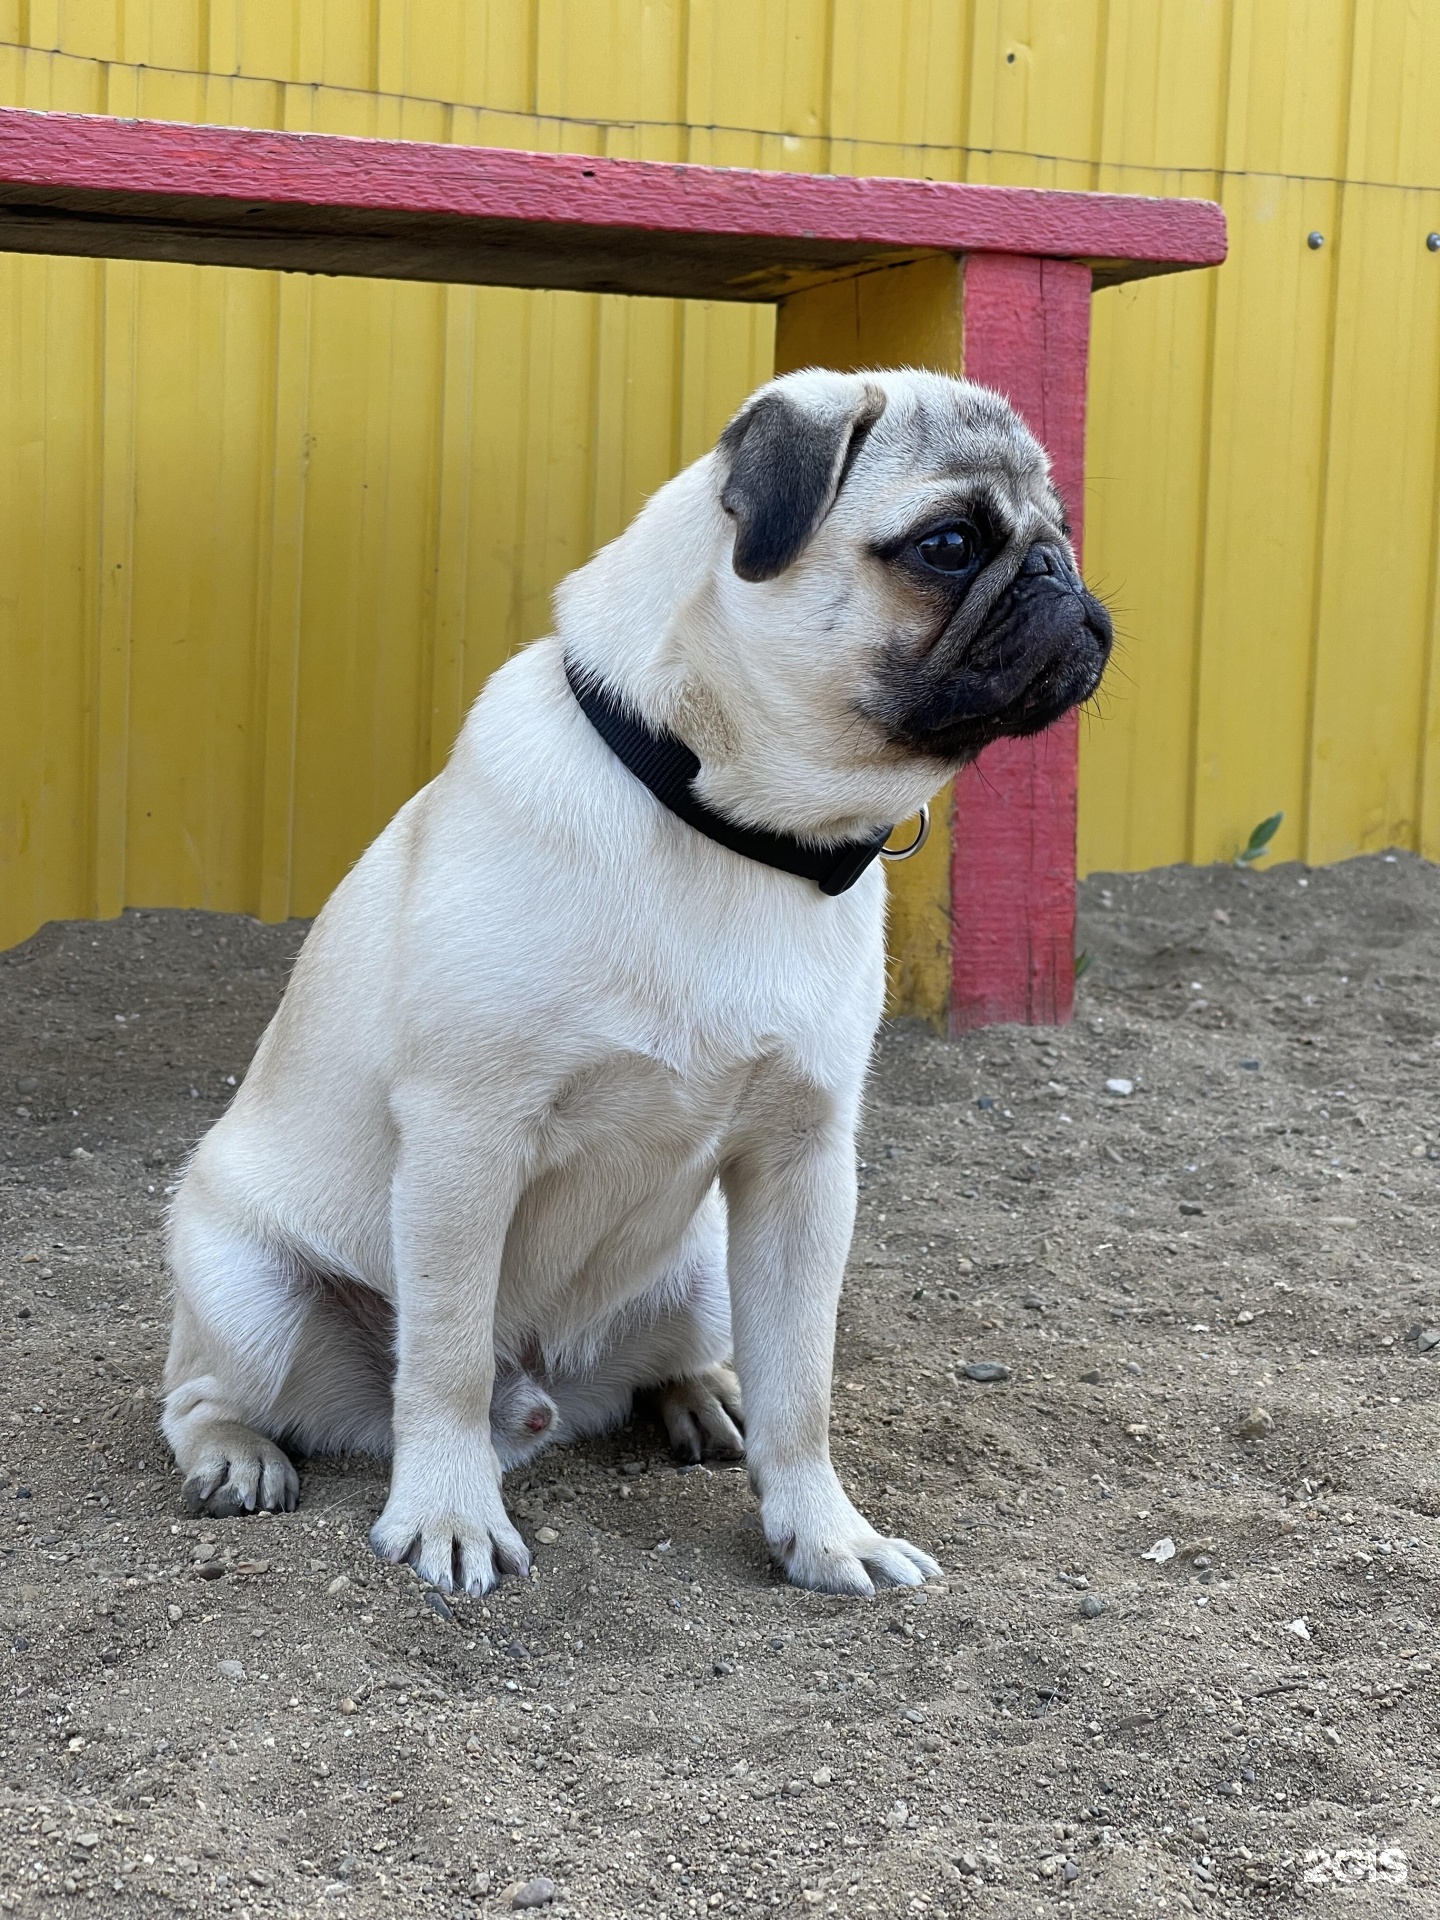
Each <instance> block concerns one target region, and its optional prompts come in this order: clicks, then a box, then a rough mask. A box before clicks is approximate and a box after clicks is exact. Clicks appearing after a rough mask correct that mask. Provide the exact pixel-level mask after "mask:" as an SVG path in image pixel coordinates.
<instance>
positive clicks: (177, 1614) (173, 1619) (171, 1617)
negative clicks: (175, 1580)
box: [165, 1601, 185, 1627]
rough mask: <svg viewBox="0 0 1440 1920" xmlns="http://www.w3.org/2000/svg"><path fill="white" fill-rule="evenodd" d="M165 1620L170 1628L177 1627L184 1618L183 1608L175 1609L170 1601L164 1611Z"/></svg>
mask: <svg viewBox="0 0 1440 1920" xmlns="http://www.w3.org/2000/svg"><path fill="white" fill-rule="evenodd" d="M165 1618H166V1619H167V1620H168V1621H169V1622H170V1624H171V1626H172V1627H173V1626H177V1625H178V1624H179V1622H180V1621H182V1620H183V1619H184V1618H185V1610H184V1608H183V1607H177V1606H176V1605H175V1604H174V1602H173V1601H172V1602H171V1604H170V1605H169V1606H168V1607H166V1609H165Z"/></svg>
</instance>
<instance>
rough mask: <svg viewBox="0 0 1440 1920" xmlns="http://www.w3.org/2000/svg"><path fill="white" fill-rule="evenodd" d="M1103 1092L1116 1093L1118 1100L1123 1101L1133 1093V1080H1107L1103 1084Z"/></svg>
mask: <svg viewBox="0 0 1440 1920" xmlns="http://www.w3.org/2000/svg"><path fill="white" fill-rule="evenodd" d="M1105 1091H1106V1093H1118V1094H1119V1096H1120V1098H1121V1099H1122V1100H1124V1099H1126V1098H1128V1096H1129V1095H1130V1094H1132V1093H1134V1091H1135V1082H1134V1081H1133V1080H1107V1081H1106V1082H1105Z"/></svg>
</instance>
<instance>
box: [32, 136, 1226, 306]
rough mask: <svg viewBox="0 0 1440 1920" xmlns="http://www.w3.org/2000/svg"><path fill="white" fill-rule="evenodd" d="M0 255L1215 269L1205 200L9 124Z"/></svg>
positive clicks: (416, 271) (641, 282) (370, 263)
mask: <svg viewBox="0 0 1440 1920" xmlns="http://www.w3.org/2000/svg"><path fill="white" fill-rule="evenodd" d="M0 249H9V250H11V251H19V252H26V253H68V254H84V255H90V256H100V257H117V256H118V257H123V258H128V259H140V260H184V261H193V262H199V263H209V264H212V265H225V266H245V267H278V268H283V269H291V270H297V271H303V272H311V273H332V274H362V275H375V276H380V277H385V278H399V279H416V280H447V281H458V282H467V281H468V282H473V283H477V284H481V285H496V284H500V285H507V286H528V287H540V286H544V287H564V288H571V289H576V290H580V291H585V292H591V293H600V292H605V293H643V294H665V295H672V296H681V297H686V298H694V299H709V300H717V299H718V300H751V301H759V300H774V299H776V298H777V297H778V296H780V295H781V294H784V293H786V292H790V291H793V290H794V289H795V288H797V287H800V286H804V285H806V284H809V283H810V282H812V281H813V280H815V279H817V278H829V277H831V276H833V275H834V274H836V273H837V272H839V273H843V272H846V271H850V272H854V271H857V270H862V269H863V268H865V267H867V266H872V265H879V264H887V263H891V262H893V261H895V260H897V259H904V258H909V257H913V256H914V255H915V254H916V253H920V252H947V253H972V252H976V251H980V252H987V253H1003V254H1010V255H1029V256H1033V257H1049V258H1055V259H1066V260H1081V261H1084V262H1085V263H1086V264H1087V265H1088V266H1089V267H1090V268H1091V270H1092V272H1093V275H1094V278H1095V282H1096V284H1099V285H1103V284H1106V283H1108V282H1113V281H1116V280H1126V279H1134V278H1138V277H1140V276H1142V275H1145V274H1150V273H1165V272H1172V271H1175V270H1177V269H1180V268H1184V267H1196V266H1212V265H1215V264H1216V263H1218V262H1219V261H1221V260H1223V259H1224V257H1225V217H1224V214H1223V213H1222V212H1221V210H1220V208H1219V207H1217V206H1214V205H1212V204H1211V203H1210V202H1208V201H1203V200H1156V199H1145V198H1141V197H1140V196H1132V195H1128V194H1106V193H1063V192H1056V191H1050V190H1036V189H1031V188H1026V187H972V186H961V185H956V184H952V183H949V182H944V181H929V180H888V179H852V178H849V177H842V176H830V175H827V176H823V177H821V176H817V175H813V174H794V173H759V172H754V171H751V170H749V169H745V168H736V167H704V166H688V165H669V164H663V163H657V162H654V161H643V160H601V159H588V158H586V157H585V156H584V155H579V154H568V153H563V154H562V153H516V152H509V151H506V150H504V149H497V148H489V147H451V146H431V145H426V144H423V143H421V142H418V141H404V140H356V139H349V138H341V137H338V136H336V135H333V134H311V133H270V132H263V131H257V130H254V129H250V128H240V127H210V126H187V125H183V124H178V123H171V122H163V121H146V120H115V119H108V118H103V117H100V116H96V115H84V114H59V113H32V112H27V111H24V110H21V109H18V108H10V109H5V110H0Z"/></svg>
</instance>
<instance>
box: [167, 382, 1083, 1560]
mask: <svg viewBox="0 0 1440 1920" xmlns="http://www.w3.org/2000/svg"><path fill="white" fill-rule="evenodd" d="M556 614H557V619H556V631H555V633H554V634H553V635H552V636H551V637H549V638H547V639H544V640H540V641H537V642H535V643H534V644H533V645H531V646H529V647H527V648H526V649H525V650H524V651H523V652H521V653H519V654H518V655H517V656H516V657H515V658H513V659H512V660H510V661H509V662H508V663H507V664H506V665H505V666H504V667H502V668H501V669H500V671H499V672H498V673H496V674H495V675H494V676H493V677H492V678H491V679H490V680H489V682H488V683H487V685H486V687H485V689H484V691H483V692H482V694H481V695H480V697H479V699H478V700H477V701H476V703H475V705H474V707H473V708H472V709H471V711H470V714H469V716H468V718H467V720H466V722H465V725H464V727H463V729H462V731H461V733H460V736H459V739H458V740H457V742H456V745H455V748H454V751H453V754H452V756H451V758H450V761H449V763H448V765H447V766H446V768H445V770H444V771H443V772H442V773H441V774H440V775H439V776H438V778H436V779H435V780H433V781H432V782H431V783H430V785H429V786H428V787H426V788H424V789H423V791H421V792H420V793H418V794H416V795H415V797H414V798H413V799H412V800H410V801H409V802H408V803H407V804H406V805H405V806H404V807H403V808H402V809H401V811H400V812H399V813H398V814H397V815H396V817H395V819H394V820H393V821H392V822H391V823H390V825H389V826H388V827H387V828H386V829H385V831H384V832H383V833H382V834H381V835H380V837H379V839H377V840H376V841H375V843H374V844H373V845H372V846H371V847H370V848H369V850H368V851H367V852H366V853H365V855H364V856H363V858H362V859H361V860H360V861H359V862H358V863H357V865H356V866H355V867H354V868H353V869H352V871H351V872H350V873H349V875H348V876H347V877H346V878H345V880H344V881H343V882H342V883H341V884H340V886H339V887H338V888H337V889H336V891H335V893H334V895H333V896H332V897H331V899H330V901H329V902H328V904H327V905H326V907H325V909H324V911H323V912H322V913H321V914H320V916H319V918H318V919H317V920H316V922H315V925H314V927H313V928H312V929H311V932H310V934H309V936H308V938H307V939H306V942H305V945H304V947H303V949H302V951H301V954H300V957H299V961H298V963H297V965H296V968H295V972H294V976H293V978H292V980H291V982H290V985H289V988H288V990H287V992H286V994H285V997H284V1000H283V1002H282V1003H281V1006H280V1008H279V1010H278V1012H277V1013H276V1015H275V1018H274V1019H273V1021H272V1022H271V1024H270V1027H269V1028H268V1030H267V1031H266V1033H265V1035H264V1037H263V1039H262V1040H261V1042H260V1046H259V1049H258V1051H257V1053H256V1056H255V1059H254V1063H253V1065H252V1067H251V1069H250V1071H249V1073H248V1074H247V1076H246V1078H245V1080H244V1083H243V1085H242V1086H241V1088H240V1090H239V1092H238V1093H237V1095H236V1097H235V1100H234V1102H233V1104H232V1105H231V1107H230V1109H229V1110H228V1112H227V1113H226V1114H225V1116H224V1117H223V1118H222V1119H221V1120H220V1121H219V1122H218V1123H217V1124H216V1126H215V1127H214V1128H213V1129H212V1130H211V1132H210V1133H209V1134H208V1135H207V1136H206V1138H205V1139H204V1140H203V1141H202V1142H201V1144H200V1147H199V1149H198V1150H197V1152H196V1154H195V1157H194V1159H193V1162H192V1163H191V1165H190V1167H189V1169H188V1171H187V1173H186V1176H185V1178H184V1181H183V1184H182V1185H181V1188H180V1191H179V1193H178V1195H177V1197H176V1199H175V1203H174V1208H173V1212H172V1215H171V1219H170V1227H169V1260H170V1265H171V1269H172V1273H173V1278H174V1287H175V1321H174V1331H173V1337H172V1343H171V1348H170V1355H169V1359H168V1362H167V1367H166V1377H165V1386H166V1399H165V1407H164V1417H163V1427H164V1432H165V1434H166V1437H167V1438H168V1440H169V1442H170V1444H171V1446H172V1447H173V1449H174V1451H175V1455H176V1459H177V1461H178V1463H179V1466H180V1469H181V1471H182V1473H183V1474H184V1476H185V1488H186V1499H187V1503H188V1505H189V1506H190V1508H191V1510H192V1511H208V1512H212V1513H233V1512H238V1511H242V1510H246V1509H253V1508H256V1507H264V1508H279V1507H290V1506H293V1504H294V1502H295V1499H296V1493H297V1480H296V1475H295V1471H294V1468H293V1466H292V1465H291V1462H290V1460H289V1458H288V1457H287V1455H286V1453H285V1452H284V1451H283V1446H282V1443H285V1442H287V1441H288V1442H290V1443H291V1444H292V1445H299V1446H302V1447H304V1448H308V1449H310V1450H316V1449H319V1448H324V1447H334V1448H343V1447H369V1448H373V1449H375V1450H377V1451H382V1452H385V1453H388V1454H390V1455H391V1456H392V1465H391V1472H390V1485H389V1496H388V1499H387V1500H386V1503H385V1506H384V1510H383V1511H382V1512H381V1514H380V1516H379V1518H378V1519H377V1520H376V1522H375V1524H374V1527H373V1530H372V1533H371V1540H372V1544H373V1546H374V1548H375V1550H376V1552H377V1553H379V1554H380V1555H381V1556H383V1557H384V1558H386V1559H389V1560H392V1561H401V1560H408V1561H409V1562H410V1563H411V1564H412V1565H413V1566H414V1567H416V1569H417V1570H418V1571H419V1573H420V1574H421V1575H422V1576H423V1577H424V1578H425V1579H426V1580H428V1581H430V1582H433V1584H434V1585H435V1586H436V1587H438V1588H441V1589H442V1590H461V1591H464V1592H467V1593H471V1594H483V1593H484V1592H486V1591H487V1590H488V1589H489V1588H490V1587H491V1586H492V1585H493V1584H494V1582H495V1581H496V1580H497V1578H498V1577H499V1576H500V1575H501V1574H502V1573H504V1572H510V1573H515V1574H524V1573H525V1572H526V1571H527V1570H528V1566H529V1554H528V1552H527V1549H526V1546H525V1543H524V1541H523V1540H522V1538H521V1537H520V1534H519V1533H518V1532H517V1530H516V1528H515V1527H514V1525H513V1524H512V1523H511V1521H510V1518H509V1516H508V1515H507V1513H506V1510H505V1502H504V1499H503V1497H502V1493H501V1473H502V1469H503V1467H504V1465H505V1464H506V1461H507V1460H515V1459H517V1458H528V1457H531V1456H532V1455H533V1453H534V1451H536V1450H538V1447H539V1446H541V1445H543V1444H546V1443H547V1442H548V1441H549V1440H552V1439H556V1438H565V1437H573V1436H575V1435H577V1434H579V1433H583V1432H587V1431H594V1430H596V1429H597V1428H598V1427H603V1426H605V1425H607V1424H610V1423H612V1422H613V1421H614V1420H615V1419H617V1418H620V1417H623V1413H624V1411H625V1410H626V1409H627V1408H628V1405H629V1401H630V1398H631V1396H632V1395H633V1394H634V1393H635V1392H636V1391H638V1390H640V1389H642V1388H654V1389H656V1390H657V1391H658V1392H659V1393H660V1395H661V1399H662V1404H663V1405H665V1406H667V1407H668V1408H669V1410H670V1413H669V1416H668V1419H669V1424H670V1425H671V1431H672V1434H673V1435H674V1436H675V1437H676V1438H677V1440H678V1441H679V1443H680V1444H681V1445H682V1447H683V1448H684V1449H685V1450H687V1451H690V1452H692V1453H693V1452H697V1451H699V1450H700V1448H701V1447H703V1446H707V1445H710V1446H719V1447H726V1448H728V1447H736V1446H738V1445H739V1444H740V1442H741V1436H740V1433H739V1431H738V1429H739V1425H740V1419H741V1412H742V1408H741V1401H742V1399H743V1424H744V1434H743V1445H744V1450H745V1458H746V1462H747V1466H748V1471H749V1476H750V1480H751V1483H752V1485H753V1487H754V1490H755V1493H756V1496H757V1497H758V1501H759V1509H760V1517H761V1521H762V1525H763V1529H764V1534H765V1538H766V1540H767V1542H768V1544H769V1548H770V1552H771V1554H772V1555H773V1556H774V1559H775V1560H776V1562H777V1563H778V1565H779V1567H780V1568H781V1570H782V1571H783V1573H784V1574H785V1575H786V1576H787V1577H788V1578H789V1579H790V1580H792V1581H794V1582H796V1583H797V1584H799V1585H801V1586H805V1587H813V1588H821V1589H824V1590H827V1591H830V1592H834V1593H848V1594H869V1593H871V1592H873V1590H874V1586H875V1583H876V1582H877V1581H879V1582H893V1583H895V1584H898V1585H901V1586H912V1585H915V1584H918V1583H919V1582H921V1581H923V1580H925V1579H927V1578H929V1577H932V1576H934V1575H935V1574H936V1573H937V1572H938V1571H939V1569H938V1568H937V1566H936V1563H935V1561H934V1560H933V1559H932V1558H931V1557H930V1555H929V1554H928V1553H927V1552H925V1551H924V1550H923V1549H922V1548H920V1547H918V1546H914V1545H912V1544H911V1543H910V1542H908V1541H906V1540H899V1539H892V1538H887V1537H886V1536H885V1535H883V1534H881V1533H880V1532H878V1531H877V1530H876V1529H875V1528H874V1527H872V1526H871V1525H870V1523H869V1522H868V1521H867V1520H866V1519H865V1517H864V1515H863V1514H862V1513H860V1512H859V1511H858V1509H857V1508H856V1507H855V1506H854V1505H853V1504H852V1502H851V1500H850V1498H849V1497H848V1495H847V1494H846V1492H845V1490H844V1488H843V1487H842V1485H841V1483H840V1480H839V1478H838V1476H837V1474H836V1472H835V1469H834V1467H833V1465H832V1464H831V1460H830V1454H829V1445H828V1427H829V1410H830V1385H831V1365H832V1349H833V1344H834V1334H835V1321H836V1311H837V1303H838V1301H839V1297H840V1287H841V1279H842V1275H843V1272H844V1268H845V1261H846V1255H847V1250H848V1248H849V1244H850V1236H851V1229H852V1225H853V1221H854V1215H855V1172H856V1169H855V1130H856V1122H857V1116H858V1113H859V1109H860V1100H861V1093H862V1088H863V1085H864V1080H865V1072H866V1066H867V1062H868V1058H869V1054H870V1049H871V1044H872V1041H873V1038H874V1035H875V1031H876V1027H877V1024H878V1021H879V1019H880V1014H881V1007H882V999H883V993H884V979H885V967H884V930H885V883H884V879H883V876H882V871H881V868H880V865H879V863H878V862H877V861H876V860H875V858H874V855H875V853H876V852H877V851H878V850H879V848H880V846H881V843H882V841H883V839H884V836H885V835H886V833H887V832H888V831H890V830H891V829H892V828H893V825H894V823H896V822H899V821H904V820H907V819H909V818H910V817H911V816H913V815H915V814H916V813H917V810H919V809H920V808H921V807H922V805H923V804H924V803H926V802H928V801H929V800H930V798H931V797H932V796H933V795H934V794H935V793H936V792H937V791H938V790H939V789H940V788H941V787H942V786H943V784H944V783H945V781H946V780H948V779H949V778H950V777H951V775H953V774H954V773H955V772H956V771H957V769H958V768H960V767H962V766H964V765H965V764H966V763H967V762H968V761H971V760H973V759H974V758H975V756H976V754H978V753H980V752H981V751H982V750H983V749H984V747H985V746H986V745H987V744H988V743H989V742H991V741H994V740H996V739H999V738H1001V737H1003V736H1007V735H1017V734H1029V733H1034V732H1036V731H1037V730H1039V729H1040V728H1042V727H1044V726H1046V725H1048V724H1049V723H1050V722H1051V721H1053V720H1054V719H1056V718H1057V716H1059V715H1060V714H1062V713H1064V712H1065V711H1066V710H1067V709H1068V708H1070V707H1072V706H1074V705H1075V704H1076V703H1077V702H1080V701H1083V700H1085V699H1086V698H1087V697H1088V696H1089V695H1090V694H1091V693H1093V692H1094V690H1095V688H1096V686H1097V685H1098V683H1099V680H1100V676H1101V673H1102V671H1103V669H1104V666H1105V662H1106V659H1107V657H1108V653H1109V649H1110V643H1111V630H1110V623H1109V620H1108V618H1107V616H1106V613H1105V611H1104V609H1103V607H1102V606H1101V605H1100V604H1099V603H1098V602H1097V601H1096V600H1095V599H1094V598H1093V597H1092V596H1091V595H1090V594H1089V593H1087V591H1086V590H1085V587H1084V586H1083V585H1082V583H1081V580H1080V577H1079V575H1078V573H1077V570H1076V566H1075V560H1074V555H1073V553H1072V551H1071V548H1070V544H1069V541H1068V539H1067V537H1066V526H1065V518H1064V511H1063V508H1062V505H1061V502H1060V500H1059V498H1058V496H1057V494H1056V492H1055V489H1054V487H1053V486H1052V484H1051V481H1050V477H1049V471H1048V467H1047V462H1046V458H1045V454H1044V452H1043V451H1042V449H1041V448H1040V446H1039V445H1038V444H1037V442H1036V441H1035V439H1034V438H1033V437H1032V435H1031V434H1030V433H1029V432H1028V431H1027V429H1026V428H1025V426H1024V425H1023V423H1022V422H1021V420H1020V419H1019V417H1018V416H1017V415H1016V414H1015V413H1014V411H1013V410H1012V409H1011V408H1010V407H1009V406H1008V405H1007V404H1006V402H1005V401H1004V400H1003V399H1002V398H1000V397H999V396H998V395H997V394H994V393H991V392H988V391H986V390H984V389H981V388H979V387H976V386H973V385H969V384H967V383H965V382H963V381H959V380H952V379H948V378H946V377H944V376H941V375H938V374H931V373H924V372H916V371H912V370H901V371H877V372H873V373H859V374H839V373H831V372H824V371H808V372H804V373H797V374H790V375H787V376H785V377H784V378H782V379H778V380H775V381H773V382H771V383H770V384H769V385H767V386H765V387H762V388H761V389H760V390H759V391H758V392H757V393H756V394H754V395H752V397H751V398H750V399H749V400H748V401H747V402H746V403H745V405H744V406H743V407H742V408H741V409H740V411H739V413H738V414H737V415H736V416H735V418H734V419H733V420H732V421H731V422H730V424H729V425H728V426H727V427H726V429H725V431H724V433H723V434H722V435H721V437H720V440H719V442H718V444H717V445H716V447H715V448H714V449H713V450H712V451H711V452H710V453H708V454H706V455H705V456H704V457H703V458H702V459H700V460H698V461H697V462H696V463H695V464H694V465H693V466H691V467H689V468H688V469H687V470H686V471H685V472H683V473H681V474H680V475H678V476H677V477H676V478H675V479H674V480H672V481H670V482H669V483H668V484H667V485H666V486H664V487H662V488H661V489H660V491H659V492H658V493H657V494H656V495H655V496H654V497H653V498H652V499H651V500H650V501H649V502H648V504H647V505H646V506H645V507H644V509H643V510H642V511H641V513H640V514H639V515H638V516H637V518H636V519H635V521H634V522H633V523H632V525H631V526H630V527H629V528H628V529H627V530H626V531H625V532H624V533H623V534H622V535H621V536H620V537H619V538H618V539H617V540H615V541H614V542H612V544H611V545H609V546H607V547H605V548H604V549H602V550H601V551H600V552H599V553H597V554H596V555H595V556H594V557H593V558H592V559H591V560H590V561H589V562H588V563H587V564H586V565H585V566H583V567H582V568H580V570H579V571H578V572H576V573H575V574H573V575H571V576H570V578H569V579H567V580H566V581H565V582H563V584H562V585H561V587H560V589H559V590H558V593H557V595H556ZM732 1355H733V1362H734V1368H735V1372H736V1374H738V1381H739V1394H738V1396H737V1393H736V1389H735V1383H734V1379H733V1377H732V1376H731V1374H730V1373H729V1371H728V1368H727V1363H728V1362H729V1361H730V1359H731V1358H732ZM537 1418H538V1419H540V1421H541V1424H540V1425H539V1426H538V1427H537V1426H534V1425H532V1424H530V1422H531V1421H532V1420H533V1419H537ZM497 1419H498V1425H497ZM525 1435H528V1436H529V1439H528V1440H526V1439H525V1438H524V1436H525Z"/></svg>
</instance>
